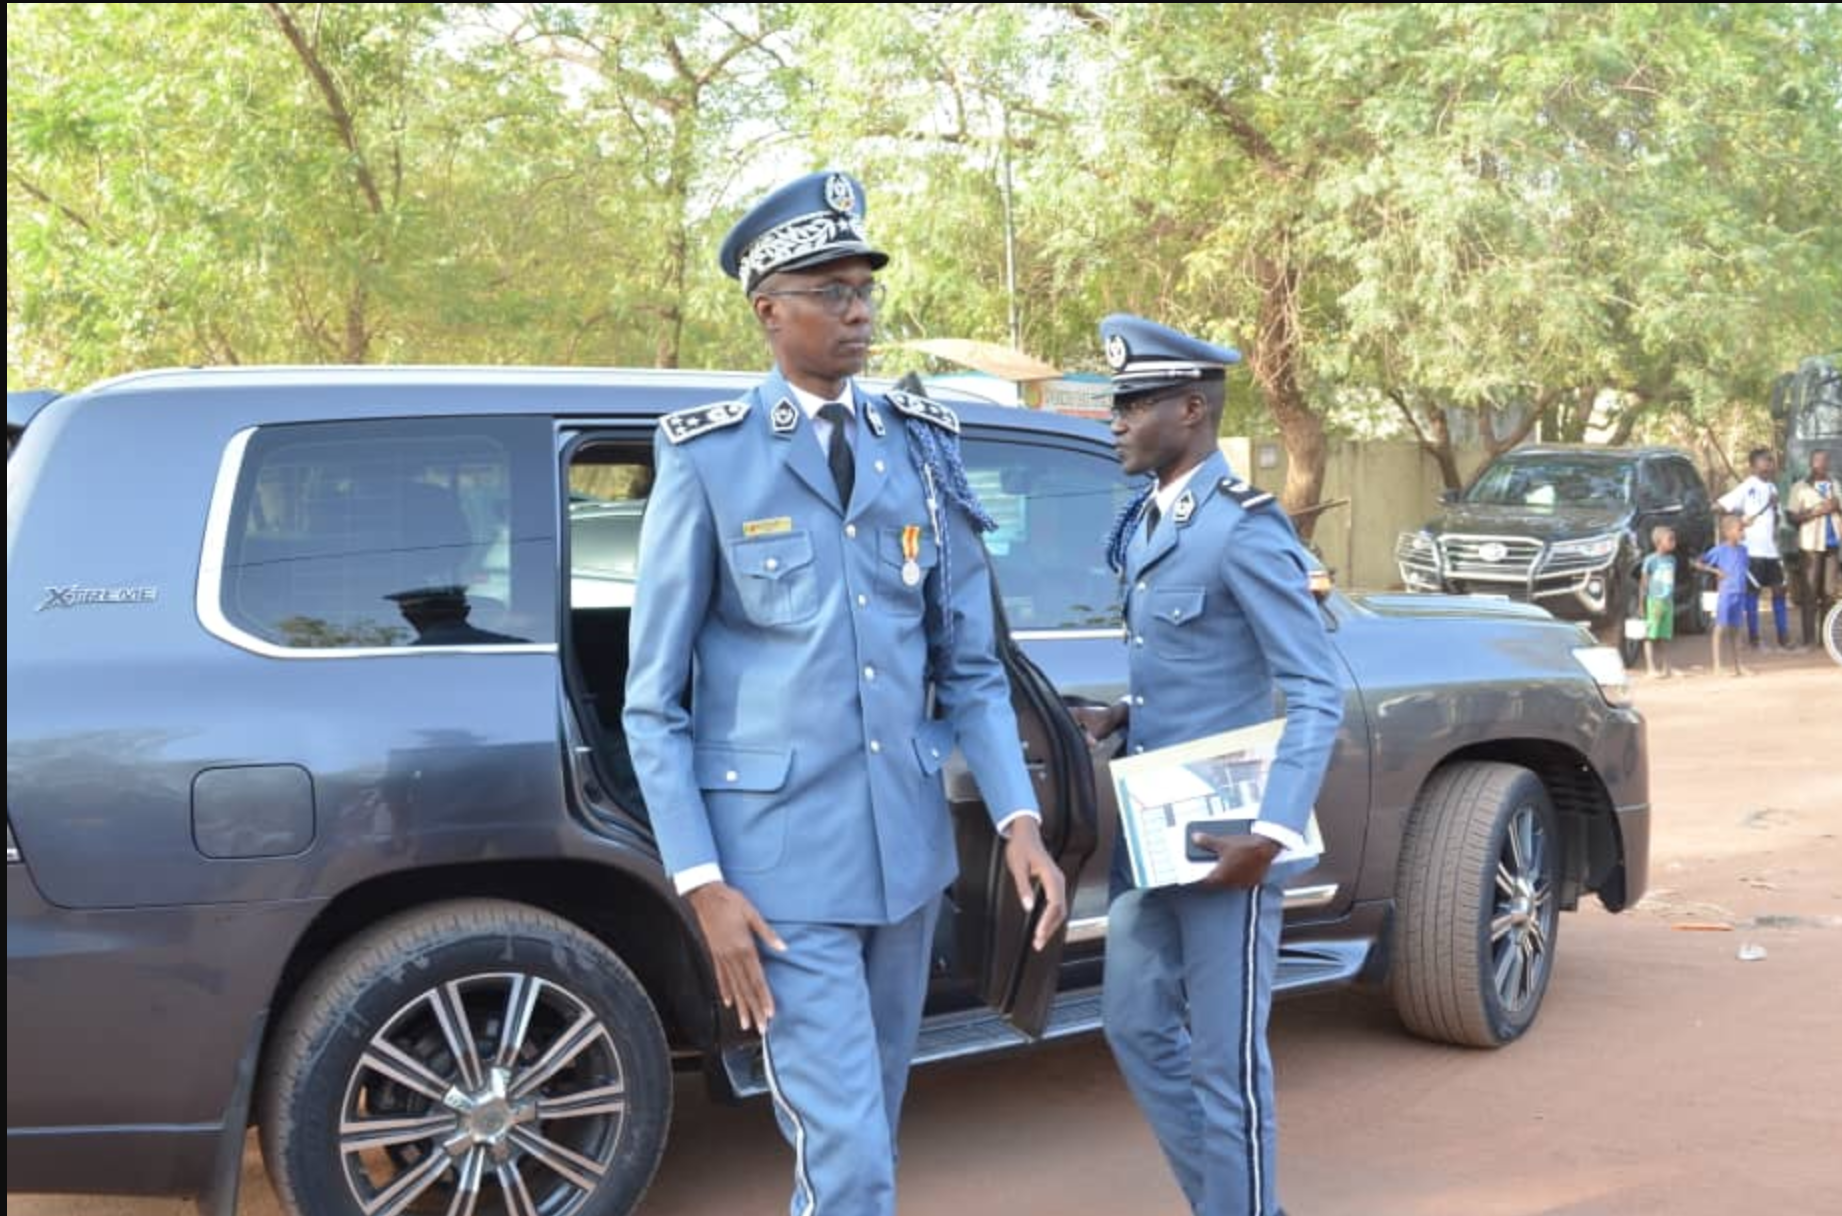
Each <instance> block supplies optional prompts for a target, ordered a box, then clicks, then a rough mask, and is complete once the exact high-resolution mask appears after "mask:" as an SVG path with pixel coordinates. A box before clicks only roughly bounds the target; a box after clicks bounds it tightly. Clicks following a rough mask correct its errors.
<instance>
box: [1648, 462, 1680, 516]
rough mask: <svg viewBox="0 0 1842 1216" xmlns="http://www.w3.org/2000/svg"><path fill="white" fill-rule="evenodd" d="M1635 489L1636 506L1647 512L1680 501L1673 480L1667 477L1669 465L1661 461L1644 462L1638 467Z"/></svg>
mask: <svg viewBox="0 0 1842 1216" xmlns="http://www.w3.org/2000/svg"><path fill="white" fill-rule="evenodd" d="M1637 487H1638V500H1637V501H1638V505H1639V506H1641V507H1643V508H1645V509H1647V510H1655V509H1657V508H1659V507H1666V506H1669V505H1671V504H1672V503H1679V502H1681V501H1682V497H1681V495H1680V494H1679V493H1678V492H1677V489H1676V485H1675V479H1674V478H1672V477H1670V475H1669V465H1668V464H1667V463H1665V462H1662V461H1656V460H1646V461H1644V462H1643V463H1642V464H1640V465H1639V466H1638V482H1637Z"/></svg>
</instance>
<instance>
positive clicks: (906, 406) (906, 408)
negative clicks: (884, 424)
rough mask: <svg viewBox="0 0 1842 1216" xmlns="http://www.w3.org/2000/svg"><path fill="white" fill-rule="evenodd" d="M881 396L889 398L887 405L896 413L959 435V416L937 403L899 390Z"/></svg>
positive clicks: (892, 390)
mask: <svg viewBox="0 0 1842 1216" xmlns="http://www.w3.org/2000/svg"><path fill="white" fill-rule="evenodd" d="M883 395H884V396H886V397H888V398H889V404H890V405H892V406H894V407H895V408H896V412H898V413H902V414H906V415H908V416H909V417H910V418H919V419H921V420H922V421H923V422H931V423H933V424H934V425H935V426H937V427H939V428H940V429H941V430H943V431H951V432H952V433H953V434H955V435H957V434H959V415H958V414H955V413H954V412H953V411H952V410H950V409H948V408H947V407H946V406H944V405H941V404H940V403H939V402H937V401H929V400H928V399H927V398H926V397H917V396H915V395H914V394H913V393H905V392H903V391H902V390H901V389H890V390H889V391H888V392H887V393H885V394H883Z"/></svg>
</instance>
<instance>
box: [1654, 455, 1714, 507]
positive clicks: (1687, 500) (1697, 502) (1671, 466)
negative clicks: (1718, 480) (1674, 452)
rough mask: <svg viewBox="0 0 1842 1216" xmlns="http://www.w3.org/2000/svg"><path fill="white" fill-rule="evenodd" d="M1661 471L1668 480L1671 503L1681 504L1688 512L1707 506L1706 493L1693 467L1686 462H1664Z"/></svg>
mask: <svg viewBox="0 0 1842 1216" xmlns="http://www.w3.org/2000/svg"><path fill="white" fill-rule="evenodd" d="M1663 471H1664V473H1665V474H1666V475H1667V476H1668V478H1669V487H1670V494H1671V496H1672V501H1674V502H1679V503H1681V504H1682V505H1683V506H1684V507H1687V508H1688V509H1689V510H1696V509H1698V508H1703V507H1706V506H1707V505H1708V492H1707V490H1706V489H1704V488H1703V486H1702V484H1701V478H1700V477H1698V476H1697V475H1696V473H1695V467H1694V466H1693V465H1691V464H1689V462H1688V461H1686V460H1667V461H1664V462H1663Z"/></svg>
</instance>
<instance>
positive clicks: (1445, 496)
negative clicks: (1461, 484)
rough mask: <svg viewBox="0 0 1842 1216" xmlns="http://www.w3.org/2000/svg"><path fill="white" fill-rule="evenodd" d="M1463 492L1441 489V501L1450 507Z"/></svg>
mask: <svg viewBox="0 0 1842 1216" xmlns="http://www.w3.org/2000/svg"><path fill="white" fill-rule="evenodd" d="M1462 493H1464V491H1462V490H1441V491H1439V501H1440V502H1442V503H1444V504H1445V505H1446V506H1448V507H1449V506H1451V505H1452V504H1453V503H1455V502H1457V501H1458V496H1459V495H1460V494H1462Z"/></svg>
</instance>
